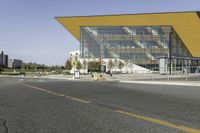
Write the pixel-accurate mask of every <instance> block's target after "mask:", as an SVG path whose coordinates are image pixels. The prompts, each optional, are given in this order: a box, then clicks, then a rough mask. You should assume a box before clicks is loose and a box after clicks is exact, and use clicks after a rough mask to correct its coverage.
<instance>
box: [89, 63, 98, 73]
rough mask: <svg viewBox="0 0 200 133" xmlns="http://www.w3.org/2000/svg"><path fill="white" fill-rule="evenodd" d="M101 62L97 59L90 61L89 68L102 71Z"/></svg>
mask: <svg viewBox="0 0 200 133" xmlns="http://www.w3.org/2000/svg"><path fill="white" fill-rule="evenodd" d="M100 69H101V63H100V62H96V61H90V62H88V70H89V71H90V72H91V71H100Z"/></svg>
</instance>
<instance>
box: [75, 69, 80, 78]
mask: <svg viewBox="0 0 200 133" xmlns="http://www.w3.org/2000/svg"><path fill="white" fill-rule="evenodd" d="M74 79H80V72H79V71H74Z"/></svg>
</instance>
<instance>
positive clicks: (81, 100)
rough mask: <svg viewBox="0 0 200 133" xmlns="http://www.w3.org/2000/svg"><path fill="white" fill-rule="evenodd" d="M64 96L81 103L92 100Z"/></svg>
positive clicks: (87, 102)
mask: <svg viewBox="0 0 200 133" xmlns="http://www.w3.org/2000/svg"><path fill="white" fill-rule="evenodd" d="M65 97H66V98H68V99H71V100H74V101H78V102H81V103H86V104H90V103H92V102H90V101H87V100H83V99H80V98H76V97H72V96H65Z"/></svg>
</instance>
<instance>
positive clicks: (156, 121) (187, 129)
mask: <svg viewBox="0 0 200 133" xmlns="http://www.w3.org/2000/svg"><path fill="white" fill-rule="evenodd" d="M23 84H24V85H25V86H28V87H31V88H34V89H37V90H40V91H44V92H47V93H50V94H54V95H57V96H62V97H63V96H65V95H64V94H59V93H55V92H52V91H48V90H46V89H43V88H40V87H36V86H32V85H29V84H25V83H23ZM65 98H67V99H71V100H74V101H77V102H81V103H85V104H91V103H92V102H91V101H87V100H83V99H80V98H77V97H72V96H65ZM114 111H116V112H118V113H121V114H124V115H127V116H131V117H134V118H136V119H140V120H144V121H148V122H151V123H154V124H158V125H161V126H165V127H169V128H174V129H178V130H181V131H184V132H188V133H200V130H199V129H195V128H191V127H186V126H183V125H178V124H174V123H170V122H168V121H164V120H159V119H156V118H152V117H147V116H143V115H138V114H136V113H133V112H127V111H124V110H114Z"/></svg>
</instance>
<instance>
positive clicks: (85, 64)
mask: <svg viewBox="0 0 200 133" xmlns="http://www.w3.org/2000/svg"><path fill="white" fill-rule="evenodd" d="M86 67H87V62H86V60H85V59H84V60H83V69H84V74H85V69H86Z"/></svg>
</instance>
